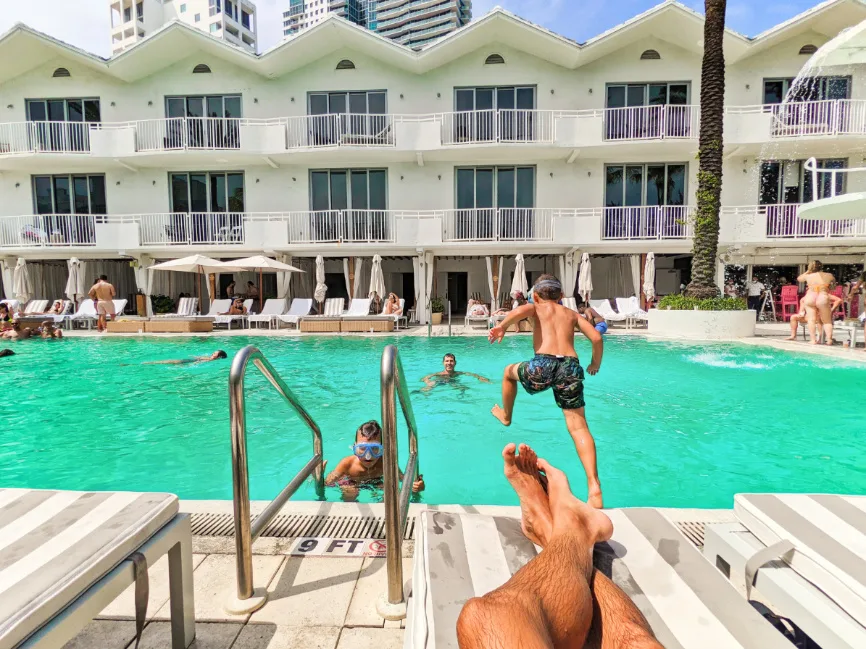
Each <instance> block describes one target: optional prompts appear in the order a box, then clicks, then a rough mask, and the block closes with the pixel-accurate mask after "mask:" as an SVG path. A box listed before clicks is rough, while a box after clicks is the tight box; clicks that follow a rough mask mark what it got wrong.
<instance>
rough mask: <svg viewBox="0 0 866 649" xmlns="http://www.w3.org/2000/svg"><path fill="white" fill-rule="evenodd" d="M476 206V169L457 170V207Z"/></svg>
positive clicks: (461, 208) (467, 207)
mask: <svg viewBox="0 0 866 649" xmlns="http://www.w3.org/2000/svg"><path fill="white" fill-rule="evenodd" d="M473 207H475V170H474V169H458V170H457V209H458V210H466V209H471V208H473Z"/></svg>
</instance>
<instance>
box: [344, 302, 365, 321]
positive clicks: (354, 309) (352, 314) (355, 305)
mask: <svg viewBox="0 0 866 649" xmlns="http://www.w3.org/2000/svg"><path fill="white" fill-rule="evenodd" d="M370 302H371V300H370V299H369V298H366V297H357V298H355V299H353V300H352V301H351V302H350V303H349V308H348V310H347V311H346V312H345V313H344V314H343V315H344V316H346V317H349V318H357V317H360V316H369V315H370Z"/></svg>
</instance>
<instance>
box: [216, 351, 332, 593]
mask: <svg viewBox="0 0 866 649" xmlns="http://www.w3.org/2000/svg"><path fill="white" fill-rule="evenodd" d="M250 361H252V362H253V364H254V365H255V366H256V367H257V368H258V369H259V371H260V372H261V373H262V374H263V375H264V377H265V378H266V379H267V380H268V382H269V383H270V384H271V385H272V386H274V389H275V390H276V391H277V392H278V393H279V394H280V396H282V397H283V399H285V400H286V403H288V404H289V405H290V406H291V407H292V408H293V409H294V410H295V412H296V413H297V414H298V415H299V416H300V418H301V420H303V422H304V423H305V424H306V425H307V427H308V428H309V429H310V431H312V433H313V457H312V459H310V461H309V462H307V464H306V465H305V466H304V468H303V469H301V470H300V472H299V473H298V474H297V475H296V476H295V477H294V478H293V479H292V481H291V482H289V484H287V485H286V486H285V488H284V489H283V490H282V491H281V492H280V493H279V495H278V496H277V497H276V498H274V500H273V501H271V504H269V505H268V506H267V507H265V510H264V511H263V512H262V513H261V514H259V515H258V516H257V517H256V520H255V522H252V523H251V521H250V478H249V467H248V463H247V433H246V429H247V422H246V407H245V405H244V376H245V374H246V370H247V365H248V364H249V362H250ZM229 421H230V424H231V437H232V489H233V492H234V514H235V548H236V551H237V581H238V594H237V598H238V599H239V600H247V599H250V598H251V597H252V596H253V554H252V546H253V541H254V540H255V539H256V538H258V536H259V535H260V534H261V533H262V531H263V530H264V529H265V527H266V526H267V525H268V523H270V522H271V521H272V520H273V519H274V517H275V516H276V515H277V513H278V512H279V511H280V509H282V507H283V505H285V504H286V501H287V500H288V499H289V498H291V497H292V494H294V493H295V491H297V490H298V488H299V487H300V486H301V485H302V484H303V482H304V480H306V479H307V477H309V476H310V475H311V474H312V475H313V477H314V479H315V483H316V495H317V496H318V498H319V500H324V497H325V480H324V475H323V473H322V458H323V453H322V432H321V431H320V430H319V427H318V425H317V424H316V422H315V421H313V418H312V417H311V416H310V413H308V412H307V411H306V410H305V409H304V407H303V406H302V405H301V402H300V401H298V398H297V397H296V396H295V395H294V393H293V392H292V391H291V389H289V386H288V385H286V383H285V381H283V379H282V378H281V377H280V375H279V374H277V371H276V370H275V369H274V367H273V366H272V365H271V364H270V363H269V362H268V360H267V359H266V358H265V357H264V355H263V354H262V353H261V352H260V351H259V350H258V348H256V347H255V346H253V345H247V346H246V347H244V348H243V349H242V350H240V351H239V352H238V353H237V355H236V356H235V358H234V360H233V361H232V367H231V371H230V372H229ZM262 604H264V599H263V600H262V601H261V603H259V604H258V606H261V605H262Z"/></svg>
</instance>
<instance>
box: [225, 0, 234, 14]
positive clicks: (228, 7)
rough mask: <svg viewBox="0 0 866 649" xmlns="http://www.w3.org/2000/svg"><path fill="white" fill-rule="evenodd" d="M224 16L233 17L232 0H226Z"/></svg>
mask: <svg viewBox="0 0 866 649" xmlns="http://www.w3.org/2000/svg"><path fill="white" fill-rule="evenodd" d="M226 15H227V16H230V17H232V18H234V17H235V7H234V5H233V4H232V0H226Z"/></svg>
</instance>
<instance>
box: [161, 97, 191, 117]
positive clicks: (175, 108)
mask: <svg viewBox="0 0 866 649" xmlns="http://www.w3.org/2000/svg"><path fill="white" fill-rule="evenodd" d="M165 114H166V116H167V117H186V102H185V101H184V100H183V97H169V98H168V99H166V100H165Z"/></svg>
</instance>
